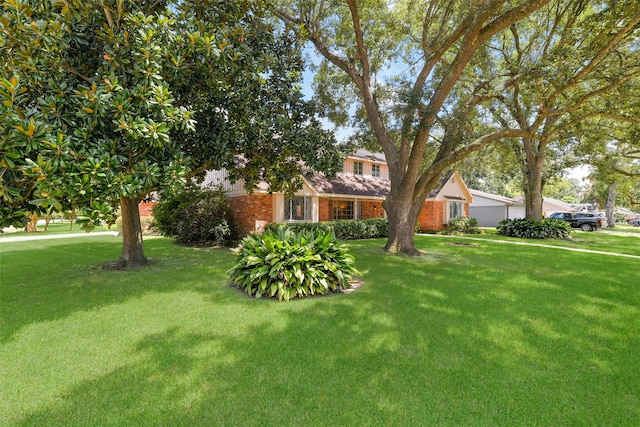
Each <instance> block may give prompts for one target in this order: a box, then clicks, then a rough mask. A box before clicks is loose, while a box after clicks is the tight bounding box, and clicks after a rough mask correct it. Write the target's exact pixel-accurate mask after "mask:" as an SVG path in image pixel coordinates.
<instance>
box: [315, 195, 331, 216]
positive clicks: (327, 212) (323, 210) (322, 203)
mask: <svg viewBox="0 0 640 427" xmlns="http://www.w3.org/2000/svg"><path fill="white" fill-rule="evenodd" d="M318 221H320V222H322V221H331V203H329V199H327V198H324V197H321V198H319V199H318Z"/></svg>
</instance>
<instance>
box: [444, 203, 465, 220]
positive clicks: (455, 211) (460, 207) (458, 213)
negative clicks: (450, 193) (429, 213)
mask: <svg viewBox="0 0 640 427" xmlns="http://www.w3.org/2000/svg"><path fill="white" fill-rule="evenodd" d="M463 216H464V203H463V202H461V201H459V200H454V201H449V202H447V222H448V221H451V220H453V219H456V218H462V217H463Z"/></svg>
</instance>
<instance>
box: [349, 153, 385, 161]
mask: <svg viewBox="0 0 640 427" xmlns="http://www.w3.org/2000/svg"><path fill="white" fill-rule="evenodd" d="M349 158H352V159H358V160H369V161H373V162H380V163H387V159H386V158H385V156H384V154H383V153H372V152H371V151H367V150H358V151H356V152H355V153H354V154H352V155H350V156H349Z"/></svg>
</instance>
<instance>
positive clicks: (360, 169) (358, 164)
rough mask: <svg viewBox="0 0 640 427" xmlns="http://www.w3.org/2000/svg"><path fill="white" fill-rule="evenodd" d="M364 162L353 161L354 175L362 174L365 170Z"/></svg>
mask: <svg viewBox="0 0 640 427" xmlns="http://www.w3.org/2000/svg"><path fill="white" fill-rule="evenodd" d="M363 169H364V167H363V165H362V162H353V174H354V175H362V172H363Z"/></svg>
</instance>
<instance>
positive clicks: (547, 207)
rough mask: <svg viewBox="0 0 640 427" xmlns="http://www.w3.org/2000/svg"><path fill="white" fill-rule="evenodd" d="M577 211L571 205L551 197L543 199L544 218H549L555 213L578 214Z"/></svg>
mask: <svg viewBox="0 0 640 427" xmlns="http://www.w3.org/2000/svg"><path fill="white" fill-rule="evenodd" d="M576 211H577V209H576V208H574V207H573V206H571V204H570V203H567V202H563V201H562V200H556V199H552V198H550V197H544V198H543V199H542V216H543V217H545V218H546V217H548V216H550V215H552V214H553V213H555V212H576Z"/></svg>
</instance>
